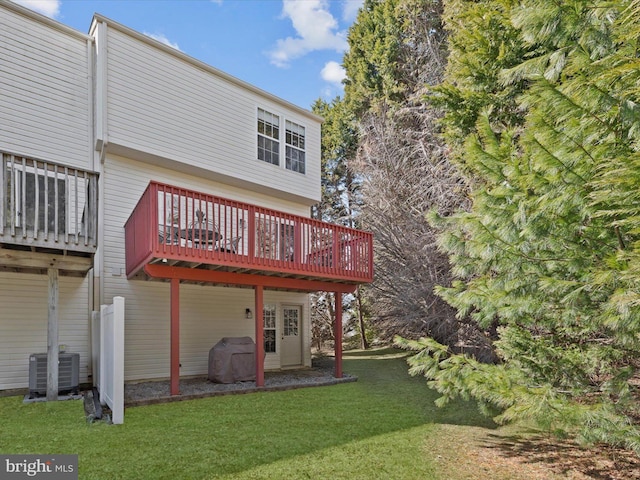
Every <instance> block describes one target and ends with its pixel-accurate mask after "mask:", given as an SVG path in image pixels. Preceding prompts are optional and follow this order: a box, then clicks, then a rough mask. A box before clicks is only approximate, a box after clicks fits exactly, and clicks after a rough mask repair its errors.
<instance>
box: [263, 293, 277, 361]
mask: <svg viewBox="0 0 640 480" xmlns="http://www.w3.org/2000/svg"><path fill="white" fill-rule="evenodd" d="M262 314H263V322H264V330H263V332H264V333H263V335H264V351H265V353H275V351H276V306H275V305H271V304H269V305H265V306H264V307H263V310H262Z"/></svg>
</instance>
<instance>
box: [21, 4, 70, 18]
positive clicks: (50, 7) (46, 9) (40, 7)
mask: <svg viewBox="0 0 640 480" xmlns="http://www.w3.org/2000/svg"><path fill="white" fill-rule="evenodd" d="M13 1H14V2H16V3H17V4H19V5H22V6H23V7H27V8H29V9H31V10H34V11H36V12H38V13H41V14H43V15H46V16H47V17H51V18H56V17H57V16H58V15H59V14H60V4H61V3H62V2H61V1H60V0H13Z"/></svg>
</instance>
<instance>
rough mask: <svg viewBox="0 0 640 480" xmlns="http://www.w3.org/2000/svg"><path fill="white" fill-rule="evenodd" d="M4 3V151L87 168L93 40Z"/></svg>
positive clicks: (0, 63)
mask: <svg viewBox="0 0 640 480" xmlns="http://www.w3.org/2000/svg"><path fill="white" fill-rule="evenodd" d="M21 11H22V10H21V9H20V8H18V7H14V6H12V7H10V8H0V45H1V46H2V47H1V48H0V92H2V93H1V94H0V150H5V151H7V152H11V153H16V154H20V155H25V156H30V157H35V158H39V159H45V160H48V161H53V162H59V163H64V164H67V165H70V166H74V167H78V168H84V169H88V168H90V166H91V163H92V161H93V154H92V93H91V68H92V66H91V62H90V58H91V48H90V45H91V39H90V38H89V37H87V36H86V35H83V34H81V33H80V32H75V31H73V30H71V29H69V28H66V27H63V26H62V25H60V24H58V23H57V22H52V21H46V20H43V21H34V20H33V18H30V17H29V16H25V15H24V14H22V13H21Z"/></svg>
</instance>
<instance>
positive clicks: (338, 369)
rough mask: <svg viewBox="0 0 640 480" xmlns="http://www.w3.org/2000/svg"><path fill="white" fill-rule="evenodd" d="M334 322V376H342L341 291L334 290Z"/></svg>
mask: <svg viewBox="0 0 640 480" xmlns="http://www.w3.org/2000/svg"><path fill="white" fill-rule="evenodd" d="M334 296H335V301H336V308H335V316H336V323H335V324H334V326H333V339H334V359H335V375H334V376H335V377H336V378H342V293H341V292H334Z"/></svg>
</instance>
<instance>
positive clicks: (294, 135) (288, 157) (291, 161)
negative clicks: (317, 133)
mask: <svg viewBox="0 0 640 480" xmlns="http://www.w3.org/2000/svg"><path fill="white" fill-rule="evenodd" d="M285 128H286V129H285V167H286V168H287V169H288V170H292V171H294V172H298V173H302V174H304V173H305V146H304V144H305V141H304V139H305V135H304V127H303V126H302V125H298V124H297V123H293V122H290V121H289V120H287V121H286V124H285Z"/></svg>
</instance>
